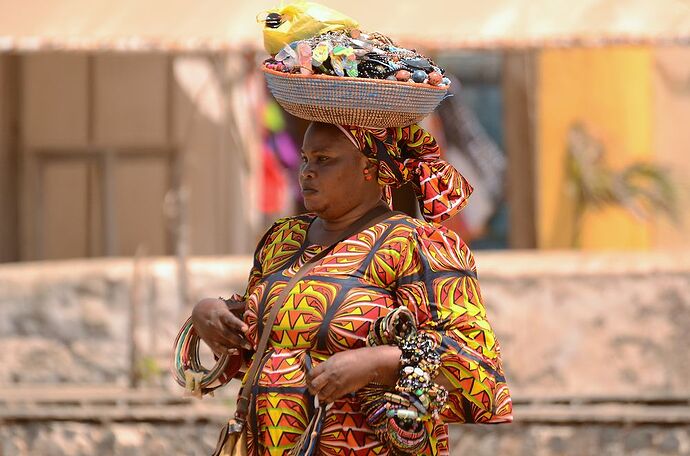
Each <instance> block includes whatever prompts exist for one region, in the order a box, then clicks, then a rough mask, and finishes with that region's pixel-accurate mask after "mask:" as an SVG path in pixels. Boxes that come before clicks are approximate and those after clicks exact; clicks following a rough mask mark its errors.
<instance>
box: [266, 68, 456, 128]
mask: <svg viewBox="0 0 690 456" xmlns="http://www.w3.org/2000/svg"><path fill="white" fill-rule="evenodd" d="M263 71H264V74H265V76H266V82H267V83H268V88H269V89H270V90H271V93H272V94H273V96H274V97H275V99H276V100H277V101H278V103H279V104H280V105H281V106H282V107H283V108H284V109H285V110H286V111H287V112H289V113H290V114H292V115H294V116H297V117H300V118H302V119H306V120H312V121H316V122H324V123H331V124H341V125H357V126H360V127H370V128H388V127H404V126H407V125H411V124H413V123H417V122H419V121H421V120H422V119H423V118H425V117H426V116H428V115H429V114H431V113H432V112H433V111H434V109H436V107H437V106H438V104H439V103H440V102H441V100H443V99H444V98H445V96H446V93H447V87H437V86H432V85H428V84H417V83H414V82H401V81H388V80H384V79H367V78H350V77H340V76H328V75H322V74H317V75H304V74H291V73H283V72H280V71H275V70H271V69H269V68H266V67H264V68H263Z"/></svg>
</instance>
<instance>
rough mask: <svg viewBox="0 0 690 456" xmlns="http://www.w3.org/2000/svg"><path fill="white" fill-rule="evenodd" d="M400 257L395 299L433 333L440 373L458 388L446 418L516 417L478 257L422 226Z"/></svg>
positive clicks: (439, 230)
mask: <svg viewBox="0 0 690 456" xmlns="http://www.w3.org/2000/svg"><path fill="white" fill-rule="evenodd" d="M408 240H409V242H408V243H407V246H406V247H405V249H404V255H402V256H401V258H400V260H401V261H400V263H399V265H400V269H399V270H398V271H397V272H398V280H397V287H396V298H397V300H398V302H399V303H400V304H401V305H405V306H406V307H407V308H409V309H410V310H411V311H412V312H413V313H414V314H415V316H416V317H417V323H418V328H419V330H420V331H423V332H426V333H429V334H431V335H432V336H433V337H434V339H435V340H436V342H437V346H438V349H437V350H438V352H439V354H440V356H441V368H440V369H439V375H444V376H445V377H446V378H447V379H448V380H449V382H450V383H451V384H452V385H453V388H451V389H450V391H449V393H450V394H449V398H448V403H447V405H446V407H445V408H444V410H443V412H442V417H443V418H444V420H445V421H447V422H469V423H472V422H474V423H500V422H510V421H512V402H511V399H510V392H509V390H508V387H507V385H506V381H505V377H504V375H503V368H502V365H501V356H500V346H499V344H498V341H497V340H496V336H495V335H494V332H493V330H492V328H491V325H490V324H489V321H488V320H487V319H486V310H485V308H484V304H483V301H482V297H481V293H480V291H479V284H478V282H477V270H476V267H475V263H474V257H473V255H472V253H471V252H470V250H469V248H468V247H467V245H466V244H465V243H464V242H463V241H462V240H461V239H460V237H459V236H458V235H457V234H456V233H454V232H452V231H450V230H448V229H447V228H445V227H441V226H438V225H432V224H423V225H421V226H419V227H417V228H416V230H415V231H414V232H413V233H412V234H411V235H410V237H409V238H408Z"/></svg>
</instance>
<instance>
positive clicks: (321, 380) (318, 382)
mask: <svg viewBox="0 0 690 456" xmlns="http://www.w3.org/2000/svg"><path fill="white" fill-rule="evenodd" d="M328 378H329V376H328V375H327V374H321V375H318V376H317V377H313V378H312V379H311V381H310V382H309V383H308V386H309V392H310V393H311V394H314V395H317V394H319V393H320V392H321V390H322V389H323V388H324V387H325V386H326V385H327V384H328Z"/></svg>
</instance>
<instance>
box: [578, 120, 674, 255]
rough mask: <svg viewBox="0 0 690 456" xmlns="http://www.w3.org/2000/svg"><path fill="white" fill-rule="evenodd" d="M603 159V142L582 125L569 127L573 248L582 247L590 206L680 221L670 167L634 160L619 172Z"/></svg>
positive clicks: (637, 215) (644, 218)
mask: <svg viewBox="0 0 690 456" xmlns="http://www.w3.org/2000/svg"><path fill="white" fill-rule="evenodd" d="M604 158H605V149H604V147H603V145H602V144H601V142H599V141H598V140H597V139H596V138H594V137H593V136H592V135H591V134H589V132H587V130H586V129H585V128H584V127H583V126H582V125H580V124H575V125H573V126H572V127H571V128H570V131H569V134H568V153H567V172H566V176H567V180H568V189H569V193H570V195H571V196H572V198H573V201H574V205H575V208H574V225H575V226H574V229H573V232H572V238H571V245H572V246H573V247H579V246H580V237H581V234H582V223H583V217H584V215H585V213H586V211H588V210H589V209H595V210H596V209H602V208H604V207H607V206H618V207H622V208H624V209H625V210H627V211H628V212H629V213H630V214H631V215H632V216H634V217H635V218H637V219H639V220H640V221H645V222H646V221H649V220H650V219H651V218H652V217H653V216H655V215H657V214H658V215H661V216H666V217H668V218H670V219H671V220H672V221H673V222H674V223H678V212H677V203H676V199H677V197H676V190H675V186H674V184H673V181H672V180H671V177H670V175H669V173H668V171H667V170H665V169H664V168H662V167H660V166H658V165H654V164H651V163H644V162H635V163H632V164H631V165H628V166H627V167H625V168H623V169H622V170H620V171H616V170H614V169H611V168H610V167H609V166H608V165H607V164H606V163H605V160H604Z"/></svg>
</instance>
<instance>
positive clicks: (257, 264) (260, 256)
mask: <svg viewBox="0 0 690 456" xmlns="http://www.w3.org/2000/svg"><path fill="white" fill-rule="evenodd" d="M283 221H284V220H283V219H280V220H278V221H276V222H275V223H274V224H273V226H271V228H269V229H268V231H266V233H265V234H264V235H263V237H262V238H261V240H260V241H259V243H258V244H257V246H256V250H255V251H254V256H253V258H254V260H253V263H252V268H251V269H250V270H249V280H248V281H247V288H246V289H245V291H244V294H243V295H242V294H239V293H233V294H232V295H230V298H229V299H231V300H234V301H244V302H246V301H247V299H248V298H249V295H250V294H251V293H252V291H253V290H254V287H256V285H257V284H258V283H259V282H260V281H261V278H262V277H263V267H262V265H263V261H264V259H265V256H266V252H265V250H266V242H267V240H268V239H269V238H270V237H271V233H273V232H274V230H275V229H276V227H277V226H278V225H279V224H280V223H282V222H283ZM252 355H253V352H251V351H248V350H244V349H242V348H240V349H239V350H238V354H237V355H233V356H231V357H230V362H229V363H228V367H227V368H226V369H225V371H224V372H223V375H222V376H221V377H220V380H221V381H222V382H223V383H227V382H228V381H230V380H231V379H233V378H240V379H241V378H242V376H243V373H242V370H243V368H245V367H247V365H248V363H249V361H250V360H251V358H252ZM214 357H215V358H216V359H218V357H217V356H215V354H214Z"/></svg>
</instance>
